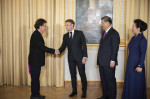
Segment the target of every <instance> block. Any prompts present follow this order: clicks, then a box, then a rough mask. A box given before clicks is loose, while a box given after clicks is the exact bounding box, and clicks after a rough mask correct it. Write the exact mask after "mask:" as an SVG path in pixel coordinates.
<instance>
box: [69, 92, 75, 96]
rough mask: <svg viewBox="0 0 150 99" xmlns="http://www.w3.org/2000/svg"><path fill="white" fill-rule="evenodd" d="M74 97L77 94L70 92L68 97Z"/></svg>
mask: <svg viewBox="0 0 150 99" xmlns="http://www.w3.org/2000/svg"><path fill="white" fill-rule="evenodd" d="M75 95H77V92H72V93H71V94H70V95H69V97H73V96H75Z"/></svg>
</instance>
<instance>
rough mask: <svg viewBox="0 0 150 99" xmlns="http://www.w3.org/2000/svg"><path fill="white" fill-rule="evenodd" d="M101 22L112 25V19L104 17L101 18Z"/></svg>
mask: <svg viewBox="0 0 150 99" xmlns="http://www.w3.org/2000/svg"><path fill="white" fill-rule="evenodd" d="M101 20H104V21H105V22H109V23H110V24H112V19H111V18H110V17H109V16H104V17H102V18H101Z"/></svg>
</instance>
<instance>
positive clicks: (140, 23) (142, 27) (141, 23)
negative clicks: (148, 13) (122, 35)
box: [134, 19, 148, 32]
mask: <svg viewBox="0 0 150 99" xmlns="http://www.w3.org/2000/svg"><path fill="white" fill-rule="evenodd" d="M134 23H135V25H136V27H137V28H140V32H143V31H145V30H146V29H147V27H148V26H147V23H145V22H144V21H142V20H141V19H135V20H134Z"/></svg>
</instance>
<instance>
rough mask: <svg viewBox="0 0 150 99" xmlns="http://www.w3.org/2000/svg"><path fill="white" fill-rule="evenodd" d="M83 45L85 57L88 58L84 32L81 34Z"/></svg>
mask: <svg viewBox="0 0 150 99" xmlns="http://www.w3.org/2000/svg"><path fill="white" fill-rule="evenodd" d="M81 43H82V45H83V57H84V58H87V57H88V56H87V46H86V40H85V36H84V34H83V32H81Z"/></svg>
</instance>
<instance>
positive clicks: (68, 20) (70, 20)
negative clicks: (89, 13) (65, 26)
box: [65, 19, 75, 26]
mask: <svg viewBox="0 0 150 99" xmlns="http://www.w3.org/2000/svg"><path fill="white" fill-rule="evenodd" d="M65 22H70V23H71V24H73V26H75V22H74V21H73V20H72V19H67V20H66V21H65Z"/></svg>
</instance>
